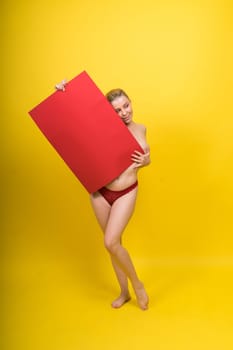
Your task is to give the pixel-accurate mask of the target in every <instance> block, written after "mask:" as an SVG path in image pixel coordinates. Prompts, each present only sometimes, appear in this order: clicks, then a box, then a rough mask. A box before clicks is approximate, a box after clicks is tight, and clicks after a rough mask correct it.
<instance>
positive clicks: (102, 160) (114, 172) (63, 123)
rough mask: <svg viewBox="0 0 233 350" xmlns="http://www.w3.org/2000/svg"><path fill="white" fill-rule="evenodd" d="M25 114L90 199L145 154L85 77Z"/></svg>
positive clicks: (85, 75) (105, 100)
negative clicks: (134, 156)
mask: <svg viewBox="0 0 233 350" xmlns="http://www.w3.org/2000/svg"><path fill="white" fill-rule="evenodd" d="M29 114H30V115H31V117H32V118H33V120H34V121H35V123H36V124H37V126H38V127H39V128H40V130H41V131H42V133H43V134H44V135H45V137H46V138H47V139H48V140H49V142H50V143H51V144H52V146H53V147H54V148H55V149H56V151H57V152H58V153H59V155H60V156H61V157H62V159H63V160H64V161H65V163H66V164H67V165H68V166H69V168H70V169H71V170H72V171H73V173H74V174H75V175H76V177H77V178H78V179H79V181H80V182H81V183H82V184H83V186H84V187H85V188H86V190H87V191H88V192H89V193H92V192H95V191H97V190H98V189H99V188H101V187H103V186H105V185H106V184H108V183H109V182H111V181H112V180H113V179H115V178H116V177H118V176H119V175H120V174H121V173H122V172H123V171H124V170H125V169H126V168H127V167H129V166H130V164H132V161H131V154H132V153H133V151H134V150H139V151H140V152H143V150H142V149H141V147H140V145H139V144H138V143H137V141H136V140H135V138H134V137H133V136H132V134H131V133H130V132H129V130H128V129H127V127H126V126H125V124H124V123H123V122H122V120H121V119H120V117H119V116H118V115H117V113H116V112H115V111H114V109H113V107H112V106H111V104H110V103H109V102H108V101H107V99H106V97H105V96H104V94H103V93H102V92H101V91H100V89H99V88H98V87H97V86H96V84H95V83H94V82H93V80H92V79H91V78H90V77H89V75H88V74H87V73H86V72H85V71H84V72H82V73H81V74H79V75H78V76H76V77H75V78H74V79H72V80H71V81H70V82H69V83H68V84H67V85H66V90H65V91H55V92H54V93H53V94H52V95H50V96H49V97H48V98H47V99H45V100H44V101H43V102H41V103H40V104H39V105H38V106H36V107H35V108H33V109H32V110H31V111H30V112H29Z"/></svg>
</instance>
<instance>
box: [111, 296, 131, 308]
mask: <svg viewBox="0 0 233 350" xmlns="http://www.w3.org/2000/svg"><path fill="white" fill-rule="evenodd" d="M130 299H131V297H130V295H129V293H127V294H120V296H119V297H118V298H117V299H115V300H113V302H112V307H114V308H115V309H118V308H119V307H121V306H122V305H124V304H125V303H127V302H128V301H129V300H130Z"/></svg>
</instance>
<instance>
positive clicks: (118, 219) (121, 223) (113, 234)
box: [105, 187, 137, 241]
mask: <svg viewBox="0 0 233 350" xmlns="http://www.w3.org/2000/svg"><path fill="white" fill-rule="evenodd" d="M136 199H137V187H136V188H135V189H133V190H132V191H130V192H129V193H127V194H125V195H124V196H122V197H120V198H118V199H117V200H116V201H115V202H114V203H113V205H112V208H111V211H110V214H109V218H108V221H107V226H106V229H105V236H106V238H107V239H110V240H116V241H121V236H122V233H123V232H124V229H125V227H126V225H127V224H128V222H129V220H130V218H131V216H132V214H133V212H134V208H135V203H136Z"/></svg>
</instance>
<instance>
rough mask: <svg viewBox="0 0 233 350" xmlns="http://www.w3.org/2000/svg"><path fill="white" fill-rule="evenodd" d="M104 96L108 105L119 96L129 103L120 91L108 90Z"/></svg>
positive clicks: (122, 91)
mask: <svg viewBox="0 0 233 350" xmlns="http://www.w3.org/2000/svg"><path fill="white" fill-rule="evenodd" d="M105 96H106V98H107V100H108V101H109V102H110V103H112V101H114V100H115V99H116V98H118V97H121V96H125V97H126V98H128V100H129V101H130V98H129V96H128V95H127V94H126V93H125V91H124V90H122V89H113V90H110V91H109V92H108V93H107V94H106V95H105Z"/></svg>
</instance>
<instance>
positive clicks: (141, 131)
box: [130, 123, 149, 152]
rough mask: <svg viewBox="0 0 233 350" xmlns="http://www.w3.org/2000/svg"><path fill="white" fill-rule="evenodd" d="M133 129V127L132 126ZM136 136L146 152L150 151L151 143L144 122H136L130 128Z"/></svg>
mask: <svg viewBox="0 0 233 350" xmlns="http://www.w3.org/2000/svg"><path fill="white" fill-rule="evenodd" d="M130 129H131V128H130ZM130 131H131V132H132V134H133V135H134V137H135V138H136V139H137V141H138V143H139V144H140V145H141V147H142V148H143V149H144V151H145V152H148V151H149V145H148V143H147V140H146V127H145V125H144V124H140V123H134V124H133V127H132V129H131V130H130Z"/></svg>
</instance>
